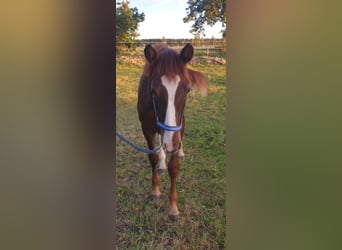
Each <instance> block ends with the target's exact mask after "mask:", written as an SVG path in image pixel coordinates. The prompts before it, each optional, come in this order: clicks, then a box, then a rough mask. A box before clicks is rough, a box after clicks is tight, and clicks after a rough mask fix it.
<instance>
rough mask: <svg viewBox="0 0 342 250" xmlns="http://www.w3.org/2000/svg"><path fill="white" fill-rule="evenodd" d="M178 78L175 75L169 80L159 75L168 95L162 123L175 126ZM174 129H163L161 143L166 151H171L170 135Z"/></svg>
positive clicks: (171, 135)
mask: <svg viewBox="0 0 342 250" xmlns="http://www.w3.org/2000/svg"><path fill="white" fill-rule="evenodd" d="M179 81H180V78H179V76H178V75H177V76H176V77H175V78H174V79H172V80H171V81H170V80H169V79H167V78H166V77H165V76H162V77H161V82H162V84H163V86H164V87H165V88H166V91H167V95H168V102H167V109H166V116H165V121H164V123H165V124H166V125H169V126H177V123H176V107H175V96H176V91H177V88H178V84H179ZM174 133H175V132H174V131H164V136H163V144H165V146H166V149H167V151H172V137H173V134H174Z"/></svg>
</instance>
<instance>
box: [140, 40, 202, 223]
mask: <svg viewBox="0 0 342 250" xmlns="http://www.w3.org/2000/svg"><path fill="white" fill-rule="evenodd" d="M193 53H194V49H193V47H192V46H191V45H190V44H186V45H185V47H184V48H183V49H182V50H181V52H180V53H178V52H176V51H175V50H173V49H170V48H168V47H167V46H166V45H165V44H156V45H154V46H151V45H150V44H148V45H146V47H145V49H144V54H145V58H146V63H145V66H144V71H143V74H142V76H141V78H140V82H139V89H138V105H137V109H138V114H139V120H140V122H141V127H142V131H143V134H144V137H145V139H146V141H147V144H148V147H149V149H154V148H155V136H156V134H159V140H160V142H161V143H162V147H161V149H160V151H159V154H157V153H154V154H149V161H150V163H151V166H152V192H151V194H150V198H152V199H158V198H159V196H160V194H161V193H160V190H159V187H158V171H157V164H158V163H159V169H161V170H163V169H166V164H165V159H166V154H167V155H169V156H170V160H169V162H168V165H167V170H168V173H169V176H170V178H171V188H170V193H169V202H170V210H169V218H170V219H171V220H172V221H174V220H177V219H178V217H179V211H178V208H177V192H176V178H177V174H178V171H179V157H181V158H183V157H184V152H183V148H182V139H183V135H184V128H185V118H184V108H185V103H186V96H187V94H188V93H189V91H190V90H191V88H192V87H193V86H195V87H197V88H198V89H199V90H200V92H201V93H202V94H206V91H207V82H206V79H205V77H204V75H203V74H202V73H200V72H197V71H194V70H191V69H188V68H187V67H186V64H187V63H188V62H189V61H190V60H191V59H192V57H193ZM165 152H166V154H165ZM159 161H160V162H159Z"/></svg>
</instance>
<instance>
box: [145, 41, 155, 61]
mask: <svg viewBox="0 0 342 250" xmlns="http://www.w3.org/2000/svg"><path fill="white" fill-rule="evenodd" d="M144 54H145V58H146V60H147V61H148V62H149V63H153V62H154V61H155V60H156V59H157V52H156V51H155V49H154V48H153V47H152V46H151V44H147V45H146V47H145V49H144Z"/></svg>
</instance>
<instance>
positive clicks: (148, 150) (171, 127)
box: [115, 96, 183, 154]
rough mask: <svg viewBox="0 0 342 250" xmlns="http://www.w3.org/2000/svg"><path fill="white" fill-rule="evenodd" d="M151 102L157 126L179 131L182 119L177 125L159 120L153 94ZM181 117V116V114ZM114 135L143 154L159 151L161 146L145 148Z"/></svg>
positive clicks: (117, 134)
mask: <svg viewBox="0 0 342 250" xmlns="http://www.w3.org/2000/svg"><path fill="white" fill-rule="evenodd" d="M152 104H153V110H154V115H155V117H156V120H157V126H158V127H159V128H161V129H162V130H166V131H179V130H181V129H182V119H181V122H180V125H178V126H169V125H167V124H165V123H162V122H160V121H159V118H158V113H157V107H156V103H155V101H154V96H152ZM181 117H182V118H183V114H182V115H181ZM115 134H116V136H118V137H119V138H120V139H121V140H123V141H124V142H126V143H127V144H128V145H130V146H132V147H133V148H135V149H136V150H138V151H140V152H142V153H145V154H154V153H156V152H158V151H159V149H160V148H161V145H162V144H160V145H159V146H158V147H156V148H155V149H147V148H143V147H139V146H137V145H135V144H134V143H133V142H131V141H129V140H128V139H126V138H125V137H124V136H122V135H120V134H119V133H118V132H115Z"/></svg>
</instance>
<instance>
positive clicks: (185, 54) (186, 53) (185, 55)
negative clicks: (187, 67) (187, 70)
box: [180, 43, 194, 63]
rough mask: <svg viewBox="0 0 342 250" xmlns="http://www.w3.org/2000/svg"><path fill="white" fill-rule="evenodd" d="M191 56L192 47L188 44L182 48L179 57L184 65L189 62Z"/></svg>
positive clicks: (192, 53)
mask: <svg viewBox="0 0 342 250" xmlns="http://www.w3.org/2000/svg"><path fill="white" fill-rule="evenodd" d="M193 55H194V48H193V47H192V45H191V44H190V43H187V44H186V45H185V46H184V48H183V49H182V51H181V52H180V56H181V58H182V60H183V62H185V63H188V62H190V60H191V59H192V57H193Z"/></svg>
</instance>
